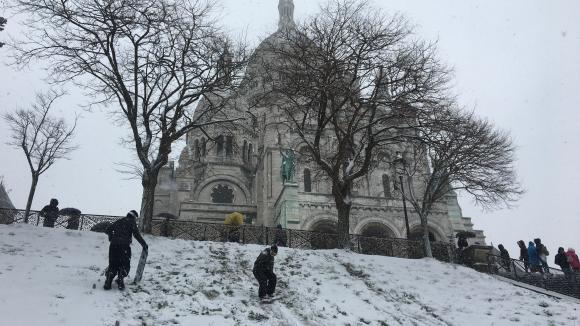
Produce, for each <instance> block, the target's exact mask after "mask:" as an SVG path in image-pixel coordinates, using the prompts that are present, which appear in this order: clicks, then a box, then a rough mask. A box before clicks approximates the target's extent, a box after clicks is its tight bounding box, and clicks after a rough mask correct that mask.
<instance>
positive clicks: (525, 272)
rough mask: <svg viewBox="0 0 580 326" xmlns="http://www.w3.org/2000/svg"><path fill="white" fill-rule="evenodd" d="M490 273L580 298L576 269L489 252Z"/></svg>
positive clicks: (579, 285)
mask: <svg viewBox="0 0 580 326" xmlns="http://www.w3.org/2000/svg"><path fill="white" fill-rule="evenodd" d="M487 258H488V273H490V274H497V275H500V276H503V277H506V278H509V279H512V280H515V281H518V282H522V283H526V284H530V285H534V286H537V287H541V288H544V289H546V290H550V291H554V292H557V293H560V294H564V295H568V296H572V297H575V298H580V291H579V290H580V282H579V281H580V279H578V278H577V275H576V273H575V272H574V271H563V270H561V269H558V268H553V267H547V268H546V267H543V266H541V265H534V266H530V265H529V263H527V262H525V261H521V260H518V259H513V258H509V259H508V258H504V257H501V256H499V255H495V254H492V253H489V254H488V256H487Z"/></svg>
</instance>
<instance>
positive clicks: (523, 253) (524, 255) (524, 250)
mask: <svg viewBox="0 0 580 326" xmlns="http://www.w3.org/2000/svg"><path fill="white" fill-rule="evenodd" d="M520 260H523V261H528V260H530V258H529V257H528V248H526V246H525V245H523V246H520Z"/></svg>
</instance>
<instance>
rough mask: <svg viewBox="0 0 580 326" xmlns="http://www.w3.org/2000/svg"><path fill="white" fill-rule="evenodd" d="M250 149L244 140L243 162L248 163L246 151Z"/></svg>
mask: <svg viewBox="0 0 580 326" xmlns="http://www.w3.org/2000/svg"><path fill="white" fill-rule="evenodd" d="M247 148H248V142H247V141H245V140H244V146H242V161H244V162H245V161H246V149H247Z"/></svg>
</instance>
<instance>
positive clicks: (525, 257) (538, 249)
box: [498, 238, 580, 281]
mask: <svg viewBox="0 0 580 326" xmlns="http://www.w3.org/2000/svg"><path fill="white" fill-rule="evenodd" d="M517 244H518V247H519V248H520V257H519V259H520V260H522V261H523V262H524V268H525V270H526V272H528V271H529V272H532V273H535V272H539V273H541V274H544V273H546V274H549V273H550V268H549V266H548V256H549V255H550V252H549V251H548V248H546V246H545V245H544V244H543V243H542V240H541V239H540V238H536V239H534V241H529V242H528V246H527V247H526V244H525V242H524V241H523V240H519V241H518V242H517ZM498 248H499V251H500V256H501V258H502V261H503V263H504V265H506V264H505V263H506V261H507V262H509V260H510V257H509V253H508V251H507V250H506V249H505V248H504V247H503V245H501V244H500V245H499V246H498ZM554 264H556V265H558V266H560V268H561V269H562V272H564V275H565V276H566V278H568V279H571V280H574V281H575V280H576V274H578V273H580V261H579V260H578V255H576V252H575V250H574V248H568V251H565V250H564V248H563V247H560V248H558V253H557V254H556V256H555V257H554ZM506 269H507V270H508V271H510V268H509V263H508V264H507V266H506Z"/></svg>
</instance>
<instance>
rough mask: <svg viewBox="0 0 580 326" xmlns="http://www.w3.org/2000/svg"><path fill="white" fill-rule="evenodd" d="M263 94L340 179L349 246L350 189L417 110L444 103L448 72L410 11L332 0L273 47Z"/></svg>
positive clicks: (343, 242)
mask: <svg viewBox="0 0 580 326" xmlns="http://www.w3.org/2000/svg"><path fill="white" fill-rule="evenodd" d="M266 47H267V49H268V51H269V52H270V53H271V55H269V56H267V57H266V60H264V62H263V63H261V64H263V65H264V67H265V68H264V73H266V75H265V76H254V78H255V79H257V80H258V82H257V83H258V84H260V85H262V86H263V92H262V93H261V95H259V96H257V97H256V98H255V99H254V100H255V101H257V102H261V103H262V104H263V105H264V106H267V107H271V108H275V111H273V112H272V113H269V114H272V115H274V114H278V115H279V117H278V118H277V121H278V124H279V125H280V126H279V128H280V129H285V131H284V132H287V133H292V134H294V135H297V136H298V138H299V139H300V141H301V144H300V147H301V149H300V151H299V153H298V154H299V159H300V160H305V161H309V162H311V163H312V164H314V165H315V167H316V168H317V169H319V170H320V172H321V173H322V174H323V175H324V176H325V178H326V179H328V180H329V182H330V183H331V184H332V195H333V197H334V202H335V205H336V209H337V212H338V230H337V231H338V246H339V247H342V248H347V247H349V246H350V240H349V227H350V226H349V219H350V210H351V207H352V205H353V201H352V196H351V190H352V187H353V184H354V183H355V182H356V181H357V179H359V178H361V177H364V176H365V175H367V174H368V173H369V171H370V170H371V169H372V168H373V166H374V165H375V164H377V159H378V157H380V156H381V154H386V153H387V152H389V151H391V150H392V148H393V147H396V146H397V144H399V143H401V141H403V139H404V137H405V131H404V130H405V129H406V128H408V122H407V120H408V119H412V118H413V115H410V114H411V113H413V112H412V111H410V110H407V108H408V107H411V106H413V107H416V108H420V109H425V110H427V109H428V108H429V107H430V105H428V104H432V103H437V102H439V101H441V98H442V97H444V95H442V94H444V93H445V92H444V90H445V88H446V85H447V79H448V71H447V70H446V69H445V68H444V67H443V66H442V65H440V64H439V62H438V61H437V59H436V58H435V53H434V52H435V51H434V46H433V45H432V44H427V43H424V42H421V41H418V40H415V39H414V38H413V35H412V30H411V28H410V27H409V26H408V24H407V22H406V20H405V19H404V18H403V17H400V16H395V17H390V18H389V17H386V16H385V15H383V14H382V13H380V12H379V11H377V10H375V9H374V8H372V7H371V6H369V5H368V4H367V2H366V1H351V0H347V1H333V2H330V3H329V4H327V5H325V6H323V7H322V8H321V12H320V13H319V14H317V15H316V16H314V17H313V18H311V19H309V20H308V21H306V22H305V23H303V24H300V25H299V26H297V27H296V28H293V27H289V28H285V29H281V30H280V31H279V32H278V33H277V35H276V37H275V38H271V39H270V40H269V41H267V43H266Z"/></svg>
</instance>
